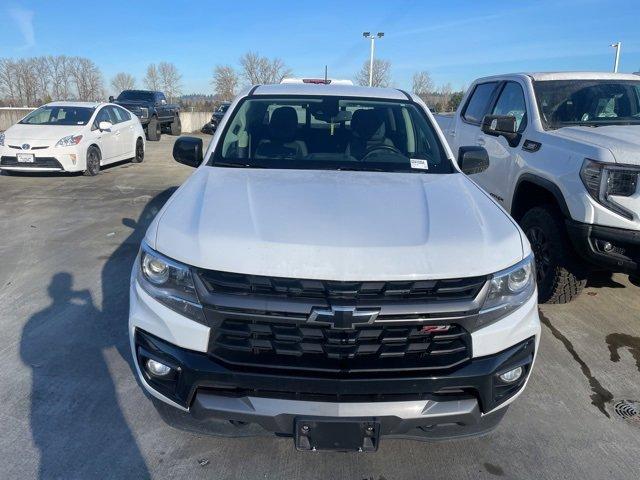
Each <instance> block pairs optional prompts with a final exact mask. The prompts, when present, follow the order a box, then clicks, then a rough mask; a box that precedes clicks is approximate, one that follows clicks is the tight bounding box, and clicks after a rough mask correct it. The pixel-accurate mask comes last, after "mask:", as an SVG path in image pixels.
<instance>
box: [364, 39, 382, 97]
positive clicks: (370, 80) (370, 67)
mask: <svg viewBox="0 0 640 480" xmlns="http://www.w3.org/2000/svg"><path fill="white" fill-rule="evenodd" d="M362 36H363V37H364V38H366V39H367V40H371V56H370V58H369V86H370V87H371V86H373V51H374V49H375V48H376V47H375V41H376V38H382V37H384V32H378V33H376V34H375V35H372V34H371V32H362Z"/></svg>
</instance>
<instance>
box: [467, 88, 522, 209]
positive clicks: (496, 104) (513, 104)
mask: <svg viewBox="0 0 640 480" xmlns="http://www.w3.org/2000/svg"><path fill="white" fill-rule="evenodd" d="M497 91H498V95H497V100H495V101H493V102H492V105H491V108H490V112H489V114H491V115H508V116H512V117H515V119H516V131H517V132H518V133H520V134H522V133H524V131H525V129H526V128H527V107H526V101H525V96H524V90H523V88H522V86H521V85H520V84H519V83H517V82H514V81H506V82H502V83H501V84H500V86H499V87H498V90H497ZM521 144H522V139H520V142H519V143H518V144H517V145H514V146H511V145H509V142H508V141H507V139H506V138H504V137H502V136H500V137H494V136H491V135H486V134H485V133H483V132H482V131H480V132H479V134H478V145H481V146H483V147H484V148H486V150H487V153H488V154H489V168H488V169H487V170H485V171H484V172H482V173H478V174H475V175H473V177H472V178H473V179H474V180H475V181H476V182H477V183H478V184H479V185H480V186H482V188H484V189H485V190H486V191H487V192H488V193H489V195H491V196H492V197H493V198H495V199H496V200H497V201H498V202H499V203H500V204H501V205H502V206H503V207H505V208H506V209H507V211H509V210H510V208H511V194H510V192H511V191H512V190H513V188H514V183H515V180H516V179H515V178H514V176H515V174H516V170H517V168H518V165H519V164H522V161H521V160H522V159H521V158H520V155H521V153H522V150H521V148H520V147H521Z"/></svg>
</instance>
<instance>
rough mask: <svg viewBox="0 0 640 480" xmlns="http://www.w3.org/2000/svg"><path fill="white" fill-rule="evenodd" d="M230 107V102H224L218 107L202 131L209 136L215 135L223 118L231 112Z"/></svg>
mask: <svg viewBox="0 0 640 480" xmlns="http://www.w3.org/2000/svg"><path fill="white" fill-rule="evenodd" d="M230 105H231V103H230V102H222V103H221V104H220V105H218V107H217V108H216V109H215V110H214V112H213V114H212V115H211V120H210V121H209V122H208V123H206V124H205V125H204V126H203V127H202V129H201V130H200V131H201V132H202V133H206V134H208V135H213V134H214V133H215V131H216V128H217V127H218V124H219V123H220V121H221V120H222V117H224V114H225V113H226V111H227V110H229V106H230Z"/></svg>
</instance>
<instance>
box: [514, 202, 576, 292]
mask: <svg viewBox="0 0 640 480" xmlns="http://www.w3.org/2000/svg"><path fill="white" fill-rule="evenodd" d="M520 226H521V227H522V230H524V233H525V234H526V235H527V238H528V239H529V242H530V243H531V249H532V250H533V253H534V255H535V260H536V276H537V281H538V299H539V301H540V303H568V302H570V301H571V300H573V299H574V298H576V297H577V296H578V295H579V294H580V292H581V291H582V289H583V288H584V286H585V284H586V283H587V282H586V278H585V275H584V272H583V271H582V269H581V268H580V267H579V260H578V259H577V257H576V254H575V252H574V251H573V248H572V247H571V243H570V241H569V238H568V236H567V233H566V230H565V228H564V222H563V219H562V216H561V215H560V213H559V212H558V211H557V210H556V209H555V208H553V207H552V206H541V207H534V208H532V209H531V210H529V211H528V212H527V213H525V215H524V217H522V221H521V222H520Z"/></svg>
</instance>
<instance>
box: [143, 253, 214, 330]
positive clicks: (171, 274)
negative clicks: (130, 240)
mask: <svg viewBox="0 0 640 480" xmlns="http://www.w3.org/2000/svg"><path fill="white" fill-rule="evenodd" d="M136 261H137V270H138V274H137V278H138V283H140V286H141V287H142V288H143V289H144V290H145V291H146V292H147V293H148V294H149V295H151V296H152V297H153V298H155V299H156V300H157V301H159V302H160V303H162V304H163V305H165V306H167V307H169V308H170V309H172V310H174V311H176V312H178V313H180V314H181V315H184V316H185V317H189V318H191V319H193V320H197V321H202V320H203V319H204V318H203V312H202V305H200V301H199V300H198V295H197V294H196V287H195V285H194V283H193V276H192V273H191V269H190V268H189V267H188V266H187V265H185V264H183V263H180V262H178V261H176V260H172V259H170V258H167V257H165V256H164V255H161V254H160V253H158V252H156V251H155V250H153V249H151V248H150V247H149V246H148V245H147V244H146V243H143V244H142V248H141V249H140V255H139V257H138V259H137V260H136Z"/></svg>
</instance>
